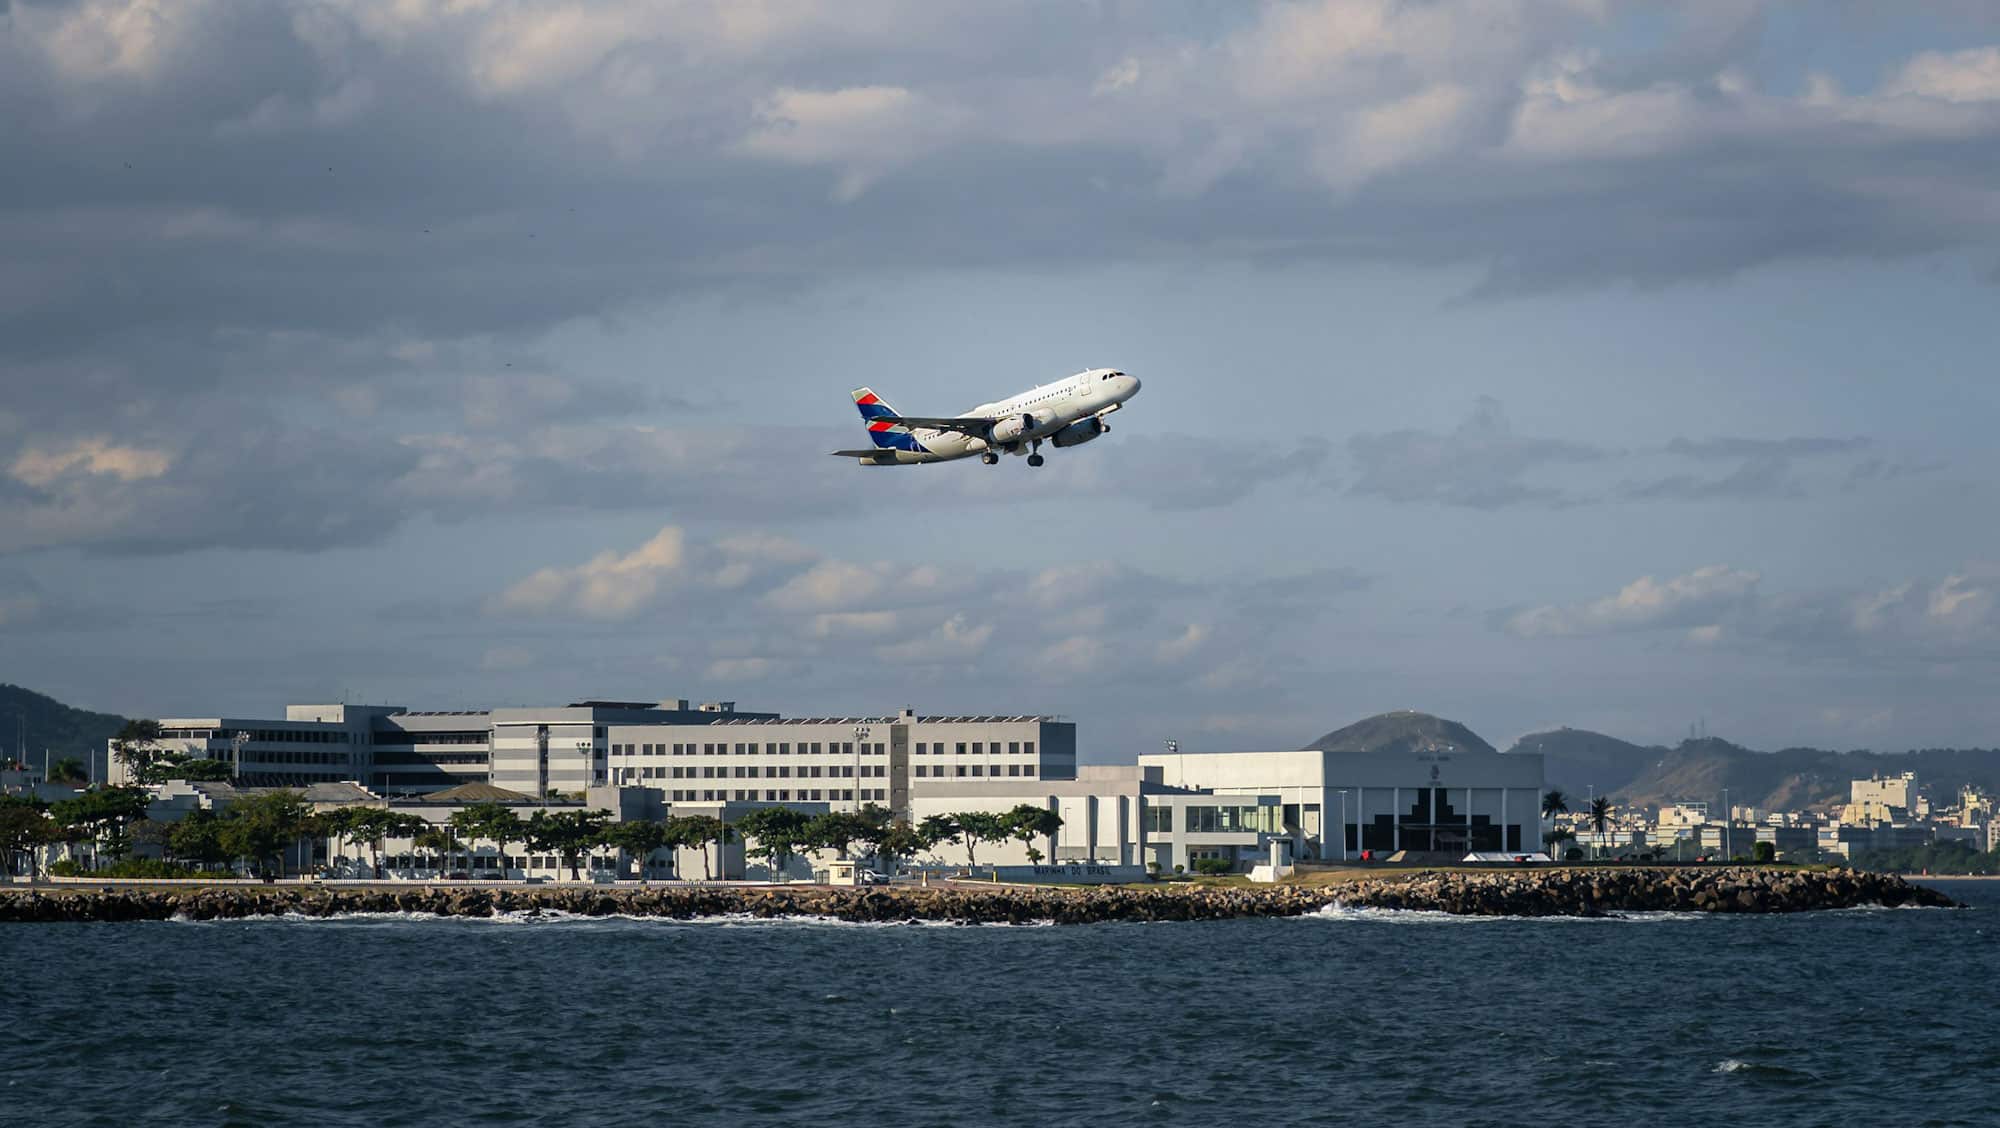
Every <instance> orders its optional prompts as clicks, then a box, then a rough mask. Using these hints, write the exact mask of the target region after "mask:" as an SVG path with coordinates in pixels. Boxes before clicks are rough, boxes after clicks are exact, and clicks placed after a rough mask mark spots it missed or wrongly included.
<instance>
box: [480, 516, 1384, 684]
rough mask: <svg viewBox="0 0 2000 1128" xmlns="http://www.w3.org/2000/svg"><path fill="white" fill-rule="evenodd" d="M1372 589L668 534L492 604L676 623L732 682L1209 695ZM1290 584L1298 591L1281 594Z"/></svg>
mask: <svg viewBox="0 0 2000 1128" xmlns="http://www.w3.org/2000/svg"><path fill="white" fill-rule="evenodd" d="M746 559H754V561H755V563H756V567H755V569H754V571H753V572H752V574H749V575H747V576H739V577H736V578H735V579H734V580H733V581H732V582H731V583H730V585H729V587H728V588H727V589H726V590H725V589H723V588H722V587H720V586H719V581H718V579H717V577H718V576H720V575H721V574H722V573H724V572H727V571H729V570H730V569H731V568H732V567H733V566H735V565H737V564H740V563H742V562H743V561H744V560H746ZM1356 586H1358V582H1357V581H1356V580H1355V579H1354V578H1353V577H1351V576H1349V575H1347V574H1345V573H1342V572H1340V571H1338V570H1333V569H1329V570H1322V571H1319V572H1311V573H1302V574H1296V575H1281V576H1276V577H1265V578H1258V579H1253V580H1250V581H1247V582H1244V583H1217V584H1196V583H1189V582H1185V581H1174V580H1168V579H1164V578H1162V577H1158V576H1154V575H1151V574H1148V573H1145V572H1142V571H1138V570H1135V569H1133V568H1131V567H1129V566H1126V565H1122V564H1116V563H1112V562H1107V561H1080V562H1076V563H1068V564H1059V565H1051V566H1049V567H1047V568H1042V569H1037V570H1030V571H1019V570H1013V569H980V568H952V569H945V568H939V567H936V566H934V565H930V564H909V563H906V562H903V561H899V560H868V559H860V560H856V559H844V558H841V557H836V556H830V555H825V554H822V553H819V552H816V551H813V550H812V549H810V548H808V547H807V546H805V545H803V544H800V543H797V542H792V541H786V540H782V539H778V538H771V537H768V536H766V535H739V536H734V537H729V538H719V539H711V538H704V537H698V536H695V535H692V534H689V533H687V532H686V531H684V530H682V529H679V528H676V527H672V526H670V527H668V528H666V529H663V530H661V531H660V532H659V533H658V534H656V535H655V536H653V537H652V538H651V539H649V540H648V541H646V542H644V543H642V544H640V545H637V546H635V547H633V548H631V549H628V550H611V551H606V552H602V553H599V554H597V555H596V556H594V557H592V558H591V559H589V560H586V561H584V562H582V563H580V564H575V565H558V566H551V567H546V568H541V569H537V570H535V571H534V572H532V573H530V574H529V575H527V576H525V577H523V578H521V579H520V580H518V581H516V582H514V583H513V584H510V585H508V586H507V587H505V588H504V589H502V590H501V591H499V592H497V593H495V594H494V595H492V596H491V597H490V598H488V599H487V600H486V602H485V612H486V614H487V616H488V618H489V620H490V621H493V622H496V623H517V624H524V625H525V624H529V623H533V622H537V621H546V620H555V621H560V620H563V619H567V618H570V617H581V618H584V619H587V620H591V621H594V622H596V623H599V624H602V625H603V629H606V630H611V631H614V632H637V633H641V634H646V633H655V632H657V631H658V630H659V629H660V624H663V623H671V624H672V629H671V635H672V637H673V639H674V640H675V641H674V644H673V646H672V647H671V650H672V652H673V654H674V657H675V660H676V661H677V662H692V663H695V664H696V668H698V669H701V670H703V671H705V673H704V676H705V677H708V678H709V679H710V680H711V681H717V682H731V681H754V680H758V679H761V678H765V677H771V676H776V675H777V674H778V673H779V672H780V671H782V672H783V673H784V675H785V676H786V677H787V678H791V679H794V680H797V681H799V682H801V683H811V682H813V681H814V680H815V679H818V678H825V677H831V676H842V677H849V678H851V677H855V676H862V675H863V674H864V672H866V671H871V670H873V671H879V672H883V676H884V677H885V678H889V679H890V680H892V681H894V682H895V683H896V684H903V683H904V682H906V681H908V680H909V679H910V678H916V679H918V680H920V681H930V680H936V679H954V680H956V681H962V682H964V684H968V685H970V684H974V683H979V684H989V685H990V686H992V687H996V688H1008V687H1022V688H1033V687H1046V686H1048V685H1050V684H1065V685H1066V684H1071V683H1073V682H1074V680H1075V679H1076V678H1077V677H1079V676H1086V675H1087V676H1088V677H1089V679H1090V682H1091V684H1092V685H1093V686H1101V687H1106V688H1109V687H1112V686H1123V687H1128V688H1134V689H1143V690H1144V691H1145V692H1152V691H1154V690H1155V689H1158V688H1160V687H1164V686H1169V685H1179V686H1182V687H1183V688H1185V689H1187V690H1188V691H1190V692H1203V693H1206V692H1228V691H1231V690H1243V689H1247V688H1252V687H1255V686H1256V685H1259V684H1263V683H1267V682H1269V681H1270V680H1271V679H1272V678H1273V676H1274V668H1273V667H1271V666H1268V665H1263V664H1248V665H1246V664H1242V663H1237V664H1235V665H1228V663H1227V662H1226V661H1225V660H1224V657H1223V656H1225V655H1228V654H1230V653H1233V652H1237V651H1240V650H1242V649H1243V648H1245V647H1247V646H1252V645H1254V646H1256V647H1258V648H1259V649H1261V650H1263V651H1266V652H1273V651H1279V650H1281V649H1282V648H1283V647H1284V646H1286V645H1288V643H1287V640H1288V639H1291V638H1293V637H1294V636H1295V635H1296V634H1297V633H1298V632H1302V631H1310V629H1311V627H1312V624H1314V623H1316V622H1318V621H1319V620H1320V618H1321V617H1322V616H1323V615H1324V614H1325V613H1327V611H1328V610H1329V608H1330V607H1331V606H1332V605H1333V603H1334V602H1335V601H1337V600H1338V598H1339V597H1340V596H1341V595H1342V594H1344V593H1346V592H1350V591H1352V590H1354V589H1355V587H1356ZM1278 591H1282V592H1284V593H1286V597H1285V598H1282V599H1277V600H1273V599H1272V598H1271V595H1272V593H1273V592H1278ZM1223 666H1228V668H1227V669H1223V668H1222V667H1223ZM892 670H893V671H896V672H895V673H894V674H893V675H891V674H889V673H887V671H892ZM968 679H969V680H968Z"/></svg>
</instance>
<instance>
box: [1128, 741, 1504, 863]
mask: <svg viewBox="0 0 2000 1128" xmlns="http://www.w3.org/2000/svg"><path fill="white" fill-rule="evenodd" d="M1139 763H1140V765H1141V766H1142V767H1145V768H1148V769H1155V770H1157V771H1158V772H1159V773H1160V780H1161V782H1162V783H1163V784H1165V785H1166V786H1169V787H1177V788H1186V789H1193V790H1206V791H1214V792H1217V793H1222V794H1228V793H1238V794H1276V795H1277V796H1279V798H1280V803H1279V807H1278V811H1279V823H1280V826H1281V827H1282V828H1283V830H1284V831H1285V833H1287V834H1289V835H1291V836H1292V837H1293V838H1294V840H1295V841H1296V842H1297V844H1298V850H1299V855H1298V856H1299V857H1301V858H1318V859H1321V860H1338V859H1342V858H1354V857H1356V856H1357V855H1358V854H1359V853H1360V852H1361V851H1364V850H1366V851H1372V852H1373V853H1374V855H1375V856H1376V857H1378V858H1379V857H1386V856H1388V855H1389V854H1393V853H1396V852H1398V851H1411V852H1414V853H1423V854H1451V855H1456V856H1459V857H1462V856H1464V855H1465V854H1467V853H1470V852H1473V851H1478V852H1482V853H1500V852H1508V853H1523V852H1530V851H1534V850H1539V849H1540V848H1541V841H1540V839H1541V835H1540V826H1541V795H1542V757H1541V755H1540V754H1539V753H1533V752H1512V753H1506V754H1502V753H1498V752H1480V751H1470V750H1465V749H1451V750H1423V751H1416V752H1387V753H1375V752H1321V751H1317V750H1313V749H1306V750H1302V751H1291V752H1212V753H1183V752H1167V753H1156V754H1152V755H1143V756H1140V757H1139Z"/></svg>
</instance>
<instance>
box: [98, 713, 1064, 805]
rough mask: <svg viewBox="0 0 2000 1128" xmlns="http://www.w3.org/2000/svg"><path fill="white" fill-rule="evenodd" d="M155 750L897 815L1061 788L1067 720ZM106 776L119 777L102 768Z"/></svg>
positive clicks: (399, 716)
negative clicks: (956, 800)
mask: <svg viewBox="0 0 2000 1128" xmlns="http://www.w3.org/2000/svg"><path fill="white" fill-rule="evenodd" d="M160 727H161V732H162V739H161V745H162V746H163V747H164V748H165V749H168V750H171V751H175V752H179V753H181V754H184V755H187V756H190V757H193V758H197V759H210V760H217V761H221V762H222V763H225V764H228V765H230V766H231V768H232V769H233V776H232V782H234V783H236V784H239V785H241V786H244V787H253V786H254V787H304V786H309V785H311V784H315V783H329V782H334V781H339V780H352V781H354V782H356V783H359V784H361V785H363V786H365V787H368V788H369V789H370V790H372V791H375V792H377V793H378V794H383V795H390V796H413V795H425V794H430V793H434V792H439V791H444V790H447V789H449V788H454V787H459V786H462V785H464V784H468V783H485V784H491V785H493V786H496V787H502V788H505V789H507V790H509V791H516V792H520V793H521V794H524V795H530V796H534V797H537V798H541V797H545V796H548V795H549V794H550V793H552V792H553V793H556V794H557V795H560V796H580V795H582V794H583V793H584V792H586V791H588V790H589V789H590V788H592V787H603V786H612V785H619V786H643V787H657V788H659V789H660V790H662V791H664V792H666V794H667V796H668V800H669V801H670V802H677V803H827V804H831V805H832V806H833V807H834V808H835V809H846V810H853V809H856V808H858V807H860V806H862V805H864V804H868V803H875V804H879V805H882V806H886V807H889V808H891V809H893V810H898V811H900V810H903V809H905V808H906V807H907V805H908V801H909V792H910V785H911V783H912V781H916V780H982V779H994V778H998V779H1069V778H1072V777H1074V776H1075V774H1076V726H1075V725H1074V724H1071V723H1069V722H1066V721H1062V720H1060V719H1058V718H1055V717H1046V716H1020V715H1017V716H925V715H919V714H917V713H915V712H914V711H910V710H905V711H903V712H902V713H899V714H896V715H893V716H855V717H808V718H781V717H779V716H778V715H777V714H776V713H744V712H738V711H737V709H736V704H735V702H732V701H716V702H708V703H705V704H701V705H691V704H690V703H689V702H688V701H687V700H685V699H675V700H668V701H661V702H656V703H654V702H635V701H597V700H592V701H578V702H573V703H571V704H568V705H563V706H550V707H538V708H518V709H493V710H441V711H412V710H409V709H405V708H402V707H400V706H379V705H291V706H287V707H286V709H285V716H284V718H283V719H282V720H279V719H258V718H248V717H222V716H201V717H172V718H165V719H162V720H161V722H160ZM112 773H113V774H112V782H113V783H126V782H130V780H131V771H130V768H129V766H128V765H126V764H125V763H124V761H123V760H120V759H118V758H117V757H115V756H114V757H113V758H112Z"/></svg>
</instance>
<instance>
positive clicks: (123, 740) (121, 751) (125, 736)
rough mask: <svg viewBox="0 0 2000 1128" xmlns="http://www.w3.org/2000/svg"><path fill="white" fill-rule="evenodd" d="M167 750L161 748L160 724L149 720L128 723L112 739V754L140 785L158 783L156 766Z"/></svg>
mask: <svg viewBox="0 0 2000 1128" xmlns="http://www.w3.org/2000/svg"><path fill="white" fill-rule="evenodd" d="M166 752H167V750H166V749H165V748H162V747H161V746H160V722H158V721H148V720H131V721H126V722H125V725H124V727H123V728H120V729H119V730H118V734H117V735H116V736H113V737H112V738H111V754H112V755H113V756H115V757H117V758H118V759H119V760H120V761H122V762H123V763H124V764H125V766H126V768H127V769H129V770H130V771H131V773H132V778H133V779H134V780H136V781H137V782H139V783H158V782H159V780H158V779H156V778H154V766H155V765H156V764H158V763H159V762H160V760H161V758H162V757H164V756H165V755H166Z"/></svg>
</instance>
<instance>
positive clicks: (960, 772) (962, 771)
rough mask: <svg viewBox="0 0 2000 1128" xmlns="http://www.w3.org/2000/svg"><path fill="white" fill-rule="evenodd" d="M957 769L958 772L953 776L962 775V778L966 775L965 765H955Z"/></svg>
mask: <svg viewBox="0 0 2000 1128" xmlns="http://www.w3.org/2000/svg"><path fill="white" fill-rule="evenodd" d="M955 767H956V768H957V769H958V770H957V771H955V772H954V773H952V774H954V775H961V776H962V775H964V774H965V765H964V764H958V765H955Z"/></svg>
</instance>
